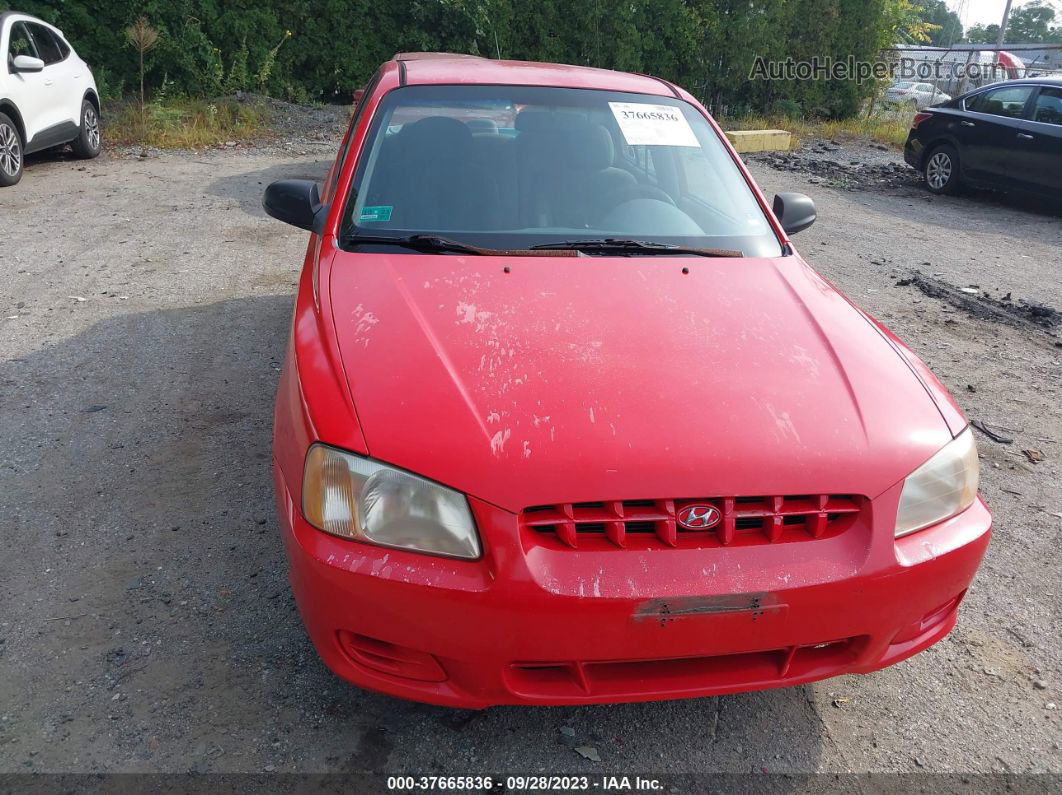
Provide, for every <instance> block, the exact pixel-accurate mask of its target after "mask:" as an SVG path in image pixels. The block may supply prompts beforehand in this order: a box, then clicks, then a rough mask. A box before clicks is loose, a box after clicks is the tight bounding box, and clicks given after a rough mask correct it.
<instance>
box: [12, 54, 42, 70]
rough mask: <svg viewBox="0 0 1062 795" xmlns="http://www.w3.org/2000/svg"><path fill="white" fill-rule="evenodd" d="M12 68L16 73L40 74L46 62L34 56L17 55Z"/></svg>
mask: <svg viewBox="0 0 1062 795" xmlns="http://www.w3.org/2000/svg"><path fill="white" fill-rule="evenodd" d="M11 67H12V71H14V72H39V71H41V69H43V68H44V61H42V60H41V59H40V58H34V57H33V56H32V55H16V56H15V60H14V61H13V62H12V64H11Z"/></svg>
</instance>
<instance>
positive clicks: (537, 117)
mask: <svg viewBox="0 0 1062 795" xmlns="http://www.w3.org/2000/svg"><path fill="white" fill-rule="evenodd" d="M516 129H517V130H519V131H520V136H519V138H518V139H517V140H519V141H523V143H524V145H525V146H527V145H530V146H532V147H534V148H535V149H537V150H539V152H538V154H539V156H541V157H542V158H543V159H544V161H545V162H544V163H543V165H550V166H553V167H555V168H563V169H574V170H576V171H601V170H602V169H605V168H609V167H610V166H611V165H612V162H613V157H614V155H615V151H614V146H613V143H612V136H611V135H609V132H608V130H607V129H605V127H603V126H602V125H600V124H591V123H590V122H588V121H587V120H586V119H585V118H584V117H582V116H576V115H575V114H574V113H563V112H552V111H542V110H525V111H522V112H521V113H520V114H519V115H518V116H517V117H516Z"/></svg>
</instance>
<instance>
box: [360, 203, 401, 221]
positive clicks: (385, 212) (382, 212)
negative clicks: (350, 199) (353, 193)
mask: <svg viewBox="0 0 1062 795" xmlns="http://www.w3.org/2000/svg"><path fill="white" fill-rule="evenodd" d="M393 209H394V207H392V206H390V205H387V204H381V205H380V206H379V207H362V208H361V215H359V216H358V220H359V221H390V220H391V211H392V210H393Z"/></svg>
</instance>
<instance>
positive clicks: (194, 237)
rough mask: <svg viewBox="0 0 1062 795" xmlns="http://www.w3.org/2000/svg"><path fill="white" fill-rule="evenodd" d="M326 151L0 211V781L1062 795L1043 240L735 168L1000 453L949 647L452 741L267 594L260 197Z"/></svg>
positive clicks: (993, 212)
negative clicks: (810, 680)
mask: <svg viewBox="0 0 1062 795" xmlns="http://www.w3.org/2000/svg"><path fill="white" fill-rule="evenodd" d="M319 143H320V146H318V145H317V144H314V146H313V148H311V147H310V145H309V144H307V143H306V142H305V141H302V140H296V141H292V146H291V147H283V150H263V151H257V150H245V149H243V148H240V149H238V150H237V151H229V152H208V153H200V154H196V155H181V154H174V153H166V154H161V155H159V156H156V157H147V158H135V159H129V158H116V157H108V156H105V157H102V158H100V159H99V160H96V161H92V162H89V163H79V162H76V161H68V160H64V159H61V158H59V159H57V158H50V159H49V158H38V159H37V160H36V161H35V162H34V163H33V164H31V166H30V168H29V169H28V170H27V173H26V176H25V178H24V180H23V182H22V183H21V184H20V185H19V186H17V187H16V188H11V189H6V190H3V191H0V240H2V241H3V243H2V245H0V272H2V274H3V279H2V281H0V418H2V422H0V517H3V518H2V524H0V527H2V532H0V606H2V607H0V772H9V773H10V772H29V771H59V772H105V771H106V772H115V771H123V772H160V771H161V772H173V771H229V772H235V771H256V772H261V771H266V772H274V771H276V772H285V771H332V772H361V771H369V772H383V771H386V772H388V773H394V772H405V773H416V774H422V773H424V774H432V773H453V774H483V773H542V772H546V773H562V772H580V773H590V774H595V775H596V774H604V773H618V774H629V775H633V774H641V775H647V774H653V775H662V774H677V773H697V772H706V771H713V772H729V773H745V772H755V773H762V772H781V773H790V774H802V773H808V772H815V771H825V772H831V773H844V772H852V771H854V772H866V771H881V772H889V771H908V772H916V773H925V772H949V771H950V772H962V773H977V772H996V773H1030V772H1053V773H1056V774H1058V773H1062V754H1060V751H1059V738H1060V736H1062V732H1060V725H1059V714H1060V713H1059V711H1058V710H1057V709H1056V704H1057V703H1058V702H1059V701H1062V659H1060V656H1062V655H1060V643H1059V637H1058V635H1059V633H1058V627H1059V617H1060V616H1059V605H1060V589H1062V578H1060V576H1059V574H1060V564H1059V560H1060V556H1059V547H1060V541H1062V477H1060V475H1062V411H1060V409H1059V406H1060V405H1062V395H1060V386H1059V385H1060V383H1062V348H1060V347H1059V337H1057V336H1055V334H1057V333H1058V332H1059V330H1058V329H1057V328H1056V327H1055V326H1054V325H1053V324H1052V323H1051V322H1047V323H1046V324H1044V323H1041V322H1039V321H1037V320H1036V319H1035V318H1030V317H1028V316H1027V314H1028V313H1024V314H1023V313H1022V312H1012V311H1008V310H1007V309H1006V305H1007V304H1010V305H1018V304H1021V303H1022V302H1025V305H1042V306H1045V307H1049V308H1050V307H1054V308H1062V280H1060V279H1059V278H1058V273H1057V268H1058V267H1059V260H1058V252H1059V244H1060V242H1062V219H1060V218H1059V217H1058V215H1057V214H1051V213H1047V212H1040V211H1038V210H1036V209H1035V208H1034V207H1029V206H1026V205H1024V204H1015V203H1013V202H1008V201H1002V200H1000V199H998V198H995V197H985V196H978V197H974V198H972V199H971V198H934V197H931V196H929V195H928V194H926V193H924V192H922V191H921V190H919V189H917V186H916V185H915V183H914V182H913V181H910V180H909V183H910V184H908V185H906V186H893V185H886V186H879V187H878V188H877V189H874V190H866V189H863V188H866V187H873V186H868V185H864V186H863V187H862V188H859V189H855V190H851V189H847V188H850V187H852V186H842V188H836V187H830V186H829V185H826V184H822V180H821V178H820V177H818V176H816V174H814V173H811V174H809V173H807V172H806V171H802V170H795V171H794V170H790V169H786V168H782V169H778V168H775V167H773V165H772V164H771V163H769V162H759V161H757V162H754V163H753V166H752V167H753V170H754V172H755V174H756V176H757V178H758V179H759V180H760V181H761V184H762V186H763V187H764V189H765V190H766V191H767V192H768V193H771V192H774V191H778V190H797V191H804V192H807V193H809V194H811V195H812V196H813V197H814V198H815V199H816V201H817V203H818V206H819V210H820V216H819V221H818V223H817V224H816V225H815V226H814V227H812V228H811V229H810V230H808V231H807V232H804V233H802V234H801V235H800V236H799V237H798V241H797V242H798V245H799V248H800V250H801V253H802V254H803V255H804V256H805V258H807V259H808V260H809V261H810V262H811V263H812V264H813V265H814V266H815V267H816V268H817V269H819V270H820V271H821V272H823V273H824V274H825V275H826V276H828V277H829V278H830V279H832V280H833V281H834V282H835V283H836V284H838V285H839V286H840V287H841V288H842V289H843V290H845V291H846V292H847V293H848V294H849V295H851V296H852V297H853V298H854V299H855V300H856V301H857V302H858V303H860V304H861V305H863V306H864V307H866V308H867V309H868V310H869V311H871V312H872V313H873V314H875V315H876V316H877V317H879V318H880V319H882V320H883V321H884V322H886V323H887V324H888V325H889V326H890V327H891V328H892V329H893V330H895V331H896V332H897V333H898V334H900V335H901V336H902V337H903V338H905V339H906V340H907V341H908V342H909V343H911V344H912V346H913V347H914V348H915V350H916V351H918V353H919V354H920V355H922V356H923V357H924V358H925V359H926V360H927V362H928V363H929V364H930V366H931V367H933V368H934V370H935V371H936V372H937V373H938V374H939V375H940V376H941V378H942V379H943V380H944V382H945V383H946V384H947V385H948V387H949V388H950V389H951V390H952V391H953V393H954V394H955V395H956V396H957V398H958V400H959V401H960V403H961V404H962V405H963V407H964V409H965V410H966V411H967V413H968V415H969V416H970V417H971V419H978V420H981V421H983V422H985V423H987V424H988V427H989V428H990V429H994V430H995V431H996V432H998V433H999V434H1001V435H1005V436H1007V437H1010V438H1012V439H1013V442H1012V443H1011V444H999V443H995V442H993V441H991V440H989V439H988V438H987V437H985V436H981V437H979V443H980V445H981V453H982V458H983V472H984V474H983V493H984V495H985V496H986V498H987V499H988V501H989V502H990V504H991V505H992V507H993V509H994V511H995V515H996V522H997V525H996V535H995V539H994V541H993V544H992V547H991V549H990V551H989V553H988V557H987V559H986V561H985V563H984V565H983V567H982V569H981V572H980V574H979V576H978V579H977V581H976V582H975V584H974V587H973V589H972V590H971V593H970V595H969V596H968V597H967V600H966V602H965V603H964V607H963V610H962V616H961V618H960V623H959V626H958V628H957V630H956V631H955V632H954V633H953V634H952V635H951V636H949V637H948V638H947V639H946V640H944V641H942V642H941V643H940V644H938V645H937V646H935V647H934V648H932V649H930V650H929V651H927V652H926V653H924V654H921V655H918V656H917V657H915V658H913V659H912V660H910V661H908V662H905V663H903V664H900V665H898V666H895V667H892V668H890V669H886V670H884V671H881V672H879V673H876V674H873V675H870V676H862V677H860V676H848V677H842V678H838V679H834V680H830V681H826V682H822V683H818V684H814V685H810V686H805V687H795V688H789V689H783V690H775V691H770V692H762V693H752V694H745V695H735V696H728V697H722V698H712V699H699V700H692V701H682V702H671V703H663V704H639V705H616V706H600V707H578V708H554V709H522V708H498V709H491V710H486V711H483V712H478V713H473V712H460V711H452V710H446V709H440V708H434V707H429V706H423V705H417V704H410V703H405V702H401V701H396V700H393V699H390V698H387V697H384V696H380V695H375V694H373V693H368V692H363V691H360V690H358V689H355V688H353V687H350V686H348V685H346V684H344V683H343V682H341V681H339V680H338V679H336V678H335V677H333V676H332V675H331V674H330V673H329V672H328V671H327V670H326V669H325V668H324V666H323V665H322V664H321V663H320V662H319V661H318V660H317V657H316V655H315V653H314V651H313V649H312V648H311V646H310V644H309V641H308V640H307V638H306V636H305V634H304V632H303V629H302V626H301V624H300V621H299V618H298V616H297V614H296V612H295V608H294V605H293V602H292V597H291V593H290V590H289V588H288V585H287V581H286V567H285V561H284V556H283V551H282V548H281V544H280V539H279V537H278V534H277V527H276V522H275V519H274V516H273V505H272V494H271V491H272V487H271V482H270V475H269V459H270V443H269V438H270V424H271V407H272V400H273V394H274V390H275V387H276V381H277V374H278V366H279V363H280V361H281V357H282V356H283V352H284V345H285V339H286V334H287V327H288V322H289V318H290V313H291V304H292V295H293V292H294V285H295V281H296V276H297V272H298V268H299V266H300V263H301V259H302V253H303V250H304V247H305V235H304V234H303V233H301V232H298V231H297V230H294V229H292V228H290V227H286V226H283V225H281V224H280V223H277V222H274V221H271V220H268V219H266V218H265V217H264V216H263V213H262V211H261V209H260V197H261V192H262V189H263V188H264V186H265V185H266V184H268V183H269V182H270V181H272V180H274V179H279V178H283V177H321V176H322V175H323V174H324V172H325V171H326V169H327V168H328V165H329V162H328V161H329V158H330V157H331V154H332V152H333V151H334V146H335V140H334V137H333V138H332V140H328V141H323V142H319ZM301 153H305V154H301ZM820 154H823V156H824V157H830V156H831V155H833V154H834V153H833V152H831V151H830V150H827V153H820ZM879 154H880V155H882V157H883V158H885V159H890V158H891V160H892V161H893V162H894V161H895V160H896V158H895V155H891V154H889V153H879ZM870 156H871V155H870V154H869V153H867V157H870ZM873 157H875V158H876V157H878V155H873ZM832 159H838V158H836V157H834V158H832ZM848 159H849V160H855V159H857V158H856V157H849V158H848ZM883 165H888V164H887V163H883ZM813 180H815V181H818V182H819V183H820V184H812V181H813ZM857 187H858V186H857ZM915 271H917V272H918V273H917V274H916V273H915ZM927 285H928V287H927ZM974 286H976V287H974ZM964 287H965V288H967V290H966V291H963V289H962V288H964ZM984 293H987V294H988V297H987V298H986V297H985V296H984ZM986 307H987V308H986ZM992 310H995V311H992ZM1046 317H1048V318H1050V317H1051V316H1050V315H1049V314H1048V315H1046ZM1023 450H1029V451H1035V452H1036V453H1038V455H1027V454H1025V453H1023V452H1022V451H1023ZM1041 457H1042V460H1039V461H1038V462H1037V463H1033V461H1032V460H1031V459H1034V458H1036V459H1038V458H1041ZM897 598H902V594H898V595H897ZM577 745H578V746H590V747H593V748H595V749H596V750H597V751H598V753H599V755H600V758H601V761H600V762H594V761H591V760H589V759H586V758H584V757H583V756H580V755H579V754H577V753H576V752H575V751H574V746H577ZM1022 782H1024V783H1023V784H1022V785H1021V787H1024V786H1026V785H1027V784H1028V782H1029V780H1027V779H1022ZM1056 783H1057V779H1056ZM1021 787H1019V788H1021ZM855 788H857V787H856V786H847V785H846V786H844V787H843V789H845V790H851V789H855ZM2 789H4V787H3V785H2V784H0V790H2ZM692 789H693V790H694V791H696V789H697V788H696V787H694V788H692Z"/></svg>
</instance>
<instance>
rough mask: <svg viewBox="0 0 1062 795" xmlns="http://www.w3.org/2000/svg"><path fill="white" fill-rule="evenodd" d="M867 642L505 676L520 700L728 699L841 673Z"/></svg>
mask: <svg viewBox="0 0 1062 795" xmlns="http://www.w3.org/2000/svg"><path fill="white" fill-rule="evenodd" d="M869 640H870V639H869V638H868V637H867V636H866V635H860V636H856V637H852V638H842V639H840V640H832V641H826V642H825V643H815V644H811V645H803V646H787V647H784V648H781V649H772V650H769V651H759V652H745V653H737V654H724V655H718V656H710V657H679V658H675V659H660V660H609V661H600V660H571V661H557V662H553V661H550V662H515V663H511V664H510V665H509V666H507V667H506V669H505V670H504V672H503V676H504V677H505V683H506V685H507V686H508V688H509V690H510V691H512V692H513V693H515V694H517V695H518V696H520V697H521V698H525V699H530V700H542V701H547V702H551V703H556V702H557V701H558V700H560V701H562V702H563V700H568V699H571V700H573V701H578V700H581V699H591V698H615V697H623V696H653V697H661V696H664V697H670V698H674V697H675V696H676V695H682V694H688V695H693V694H701V695H707V694H710V693H713V692H714V693H728V692H734V691H735V690H742V689H745V688H749V687H764V686H772V685H773V686H777V685H782V684H793V683H795V682H799V681H807V680H809V679H819V678H821V677H823V676H826V675H832V674H838V673H844V672H845V671H846V670H848V669H849V668H850V667H851V666H852V665H853V664H854V663H856V662H857V661H858V659H859V656H860V655H861V654H862V653H863V651H864V650H865V649H866V647H867V645H868V643H869Z"/></svg>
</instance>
